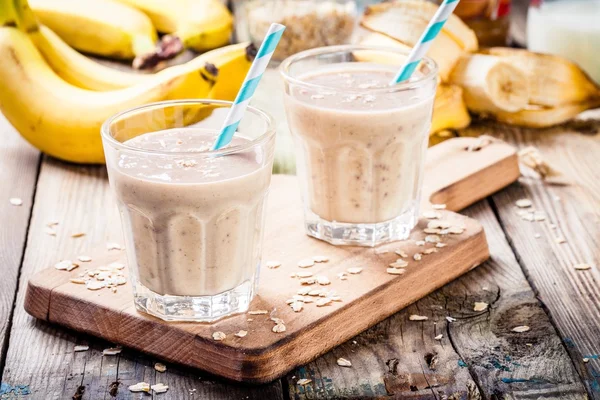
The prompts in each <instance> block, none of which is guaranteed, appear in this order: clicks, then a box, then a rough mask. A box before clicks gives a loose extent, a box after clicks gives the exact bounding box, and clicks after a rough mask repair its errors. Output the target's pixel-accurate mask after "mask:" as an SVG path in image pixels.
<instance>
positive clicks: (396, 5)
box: [365, 0, 479, 52]
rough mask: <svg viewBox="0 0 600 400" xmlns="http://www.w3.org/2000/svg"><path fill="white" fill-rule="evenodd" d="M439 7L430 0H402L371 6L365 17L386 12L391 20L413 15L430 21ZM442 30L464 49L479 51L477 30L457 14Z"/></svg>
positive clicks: (377, 16) (451, 17) (373, 16)
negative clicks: (429, 0)
mask: <svg viewBox="0 0 600 400" xmlns="http://www.w3.org/2000/svg"><path fill="white" fill-rule="evenodd" d="M437 9H438V7H437V6H436V5H435V4H433V3H431V2H428V1H421V0H401V1H395V2H386V3H380V4H376V5H372V6H369V7H368V8H367V11H366V14H367V15H366V16H365V18H369V19H373V18H379V17H381V15H378V14H385V18H389V19H391V20H399V19H402V18H405V17H413V18H416V19H421V20H423V21H425V22H429V21H430V20H431V18H433V15H434V14H435V13H436V11H437ZM442 31H443V32H444V33H446V34H448V35H449V36H450V37H451V38H452V39H453V40H454V41H455V42H456V43H458V44H459V46H460V47H461V48H462V49H463V50H465V51H469V52H474V51H477V48H478V47H479V45H478V43H477V36H476V35H475V32H474V31H473V30H472V29H471V28H469V27H468V26H467V24H465V23H464V22H463V21H462V20H461V19H460V18H459V17H457V16H456V15H454V14H452V15H450V17H449V18H448V20H447V21H446V23H445V24H444V27H443V28H442Z"/></svg>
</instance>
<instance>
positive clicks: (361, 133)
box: [280, 45, 437, 246]
mask: <svg viewBox="0 0 600 400" xmlns="http://www.w3.org/2000/svg"><path fill="white" fill-rule="evenodd" d="M406 55H407V53H406V51H404V50H393V49H392V50H390V49H381V48H377V47H368V46H351V45H349V46H330V47H321V48H317V49H312V50H308V51H304V52H301V53H298V54H296V55H294V56H291V57H290V58H288V59H286V60H285V61H284V62H283V63H282V64H281V67H280V70H281V73H282V75H283V79H284V82H285V94H284V104H285V109H286V114H287V120H288V125H289V127H290V131H291V133H292V136H293V138H294V142H295V148H296V170H297V173H298V179H299V182H300V185H301V191H302V194H303V200H304V207H305V209H304V216H305V229H306V233H307V234H308V235H310V236H313V237H316V238H318V239H321V240H324V241H326V242H329V243H331V244H334V245H359V246H376V245H378V244H380V243H384V242H389V241H394V240H403V239H406V238H407V237H408V235H409V234H410V231H411V229H412V228H413V227H414V226H415V224H416V222H417V220H418V215H419V203H420V194H421V184H422V182H423V169H424V161H425V150H426V149H427V139H428V137H429V129H430V127H431V114H432V107H433V99H434V97H435V90H436V83H437V67H436V65H435V63H434V62H433V61H432V60H430V59H429V58H425V59H424V60H423V62H422V63H421V65H420V67H419V69H418V70H417V71H416V72H415V73H414V74H413V77H412V78H411V79H410V80H409V81H407V82H404V83H401V84H398V85H394V86H389V83H390V82H391V81H392V80H393V78H394V76H395V74H396V72H397V71H398V69H399V68H400V67H401V65H402V64H403V62H404V60H405V59H406Z"/></svg>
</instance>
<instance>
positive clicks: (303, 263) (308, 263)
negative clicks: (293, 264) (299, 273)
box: [298, 258, 315, 268]
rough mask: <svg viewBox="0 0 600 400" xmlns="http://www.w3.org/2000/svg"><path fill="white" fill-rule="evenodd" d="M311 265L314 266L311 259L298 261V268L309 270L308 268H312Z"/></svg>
mask: <svg viewBox="0 0 600 400" xmlns="http://www.w3.org/2000/svg"><path fill="white" fill-rule="evenodd" d="M313 265H315V262H314V260H313V259H311V258H306V259H304V260H300V261H298V266H299V267H300V268H310V267H312V266H313Z"/></svg>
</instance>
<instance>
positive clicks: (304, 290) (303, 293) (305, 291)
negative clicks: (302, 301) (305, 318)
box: [296, 288, 310, 296]
mask: <svg viewBox="0 0 600 400" xmlns="http://www.w3.org/2000/svg"><path fill="white" fill-rule="evenodd" d="M308 292H310V288H300V289H298V291H297V292H296V293H298V294H299V295H300V296H306V295H307V294H308Z"/></svg>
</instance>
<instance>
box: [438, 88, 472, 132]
mask: <svg viewBox="0 0 600 400" xmlns="http://www.w3.org/2000/svg"><path fill="white" fill-rule="evenodd" d="M470 123H471V116H470V115H469V112H468V111H467V106H466V105H465V102H464V100H463V91H462V89H461V87H460V86H457V85H445V84H442V85H438V88H437V91H436V94H435V100H434V103H433V118H432V122H431V130H430V134H432V135H433V134H435V133H436V132H441V131H444V130H449V129H462V128H466V127H467V126H469V124H470Z"/></svg>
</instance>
